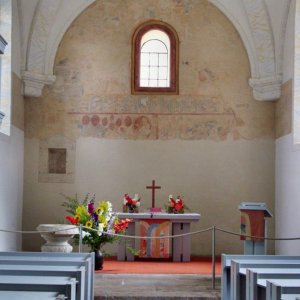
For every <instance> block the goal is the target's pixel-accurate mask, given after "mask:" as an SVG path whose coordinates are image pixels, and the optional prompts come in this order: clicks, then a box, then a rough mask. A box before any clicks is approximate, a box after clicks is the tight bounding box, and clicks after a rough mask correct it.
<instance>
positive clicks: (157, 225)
mask: <svg viewBox="0 0 300 300" xmlns="http://www.w3.org/2000/svg"><path fill="white" fill-rule="evenodd" d="M169 235H170V221H166V220H152V219H150V220H141V221H140V236H142V237H161V238H160V239H158V238H157V239H141V240H140V251H139V257H143V258H147V257H151V258H169V256H170V242H169V238H163V237H164V236H169Z"/></svg>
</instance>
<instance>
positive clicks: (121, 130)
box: [25, 0, 274, 141]
mask: <svg viewBox="0 0 300 300" xmlns="http://www.w3.org/2000/svg"><path fill="white" fill-rule="evenodd" d="M143 4H144V2H143V1H134V0H123V1H121V0H117V1H113V2H108V1H97V2H96V3H94V4H93V5H92V6H91V7H89V8H88V9H87V10H86V11H85V12H83V13H82V14H81V15H80V16H79V17H78V18H77V19H76V20H75V21H74V22H73V24H72V26H71V27H70V28H69V30H68V31H67V33H66V34H65V36H64V38H63V40H62V41H61V44H60V47H59V49H58V52H57V56H56V62H55V69H54V74H55V75H56V82H55V83H54V85H53V86H52V87H47V88H45V89H44V93H43V96H42V97H41V98H40V99H27V101H26V105H25V108H26V109H25V118H26V122H25V123H26V136H27V137H29V138H33V137H35V138H38V139H48V138H49V137H51V136H55V135H64V136H66V137H67V138H70V139H75V140H76V139H77V138H78V137H80V136H85V137H96V138H102V139H132V140H137V139H139V140H170V139H181V140H214V141H223V140H227V139H234V140H239V139H246V140H251V139H256V138H262V137H273V135H274V103H262V102H258V101H255V100H254V99H253V97H252V95H251V90H250V87H249V85H248V79H249V76H250V73H249V62H248V58H247V55H246V51H245V49H244V47H243V44H242V42H241V39H240V37H239V35H238V33H237V32H236V30H235V29H234V28H233V26H232V25H231V23H230V22H229V21H228V20H227V19H226V17H225V16H224V15H223V14H222V13H221V12H219V11H218V9H217V8H215V7H214V6H213V5H211V4H209V3H208V2H207V1H198V0H195V1H192V0H191V1H178V0H176V1H175V0H166V1H159V0H151V1H147V4H148V5H147V8H146V9H145V7H144V5H143ZM148 19H158V20H163V21H164V22H167V23H169V24H171V25H172V26H173V27H174V28H175V30H176V31H177V33H178V36H179V39H180V54H179V55H180V57H179V61H180V65H179V72H180V75H179V90H180V92H179V95H131V93H130V81H131V79H130V74H131V72H130V70H131V61H130V60H131V37H132V34H133V31H134V29H135V28H136V27H137V26H138V25H139V24H140V23H142V22H144V21H146V20H148Z"/></svg>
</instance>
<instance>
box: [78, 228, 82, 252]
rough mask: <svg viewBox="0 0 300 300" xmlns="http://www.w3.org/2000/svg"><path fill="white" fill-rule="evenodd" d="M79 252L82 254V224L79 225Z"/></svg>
mask: <svg viewBox="0 0 300 300" xmlns="http://www.w3.org/2000/svg"><path fill="white" fill-rule="evenodd" d="M78 252H79V253H81V252H82V224H80V225H79V247H78Z"/></svg>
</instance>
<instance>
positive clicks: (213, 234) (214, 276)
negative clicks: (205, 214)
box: [211, 225, 216, 290]
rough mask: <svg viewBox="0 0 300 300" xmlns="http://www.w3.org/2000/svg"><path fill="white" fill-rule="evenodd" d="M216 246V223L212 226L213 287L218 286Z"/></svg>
mask: <svg viewBox="0 0 300 300" xmlns="http://www.w3.org/2000/svg"><path fill="white" fill-rule="evenodd" d="M215 246H216V229H215V225H214V226H213V227H212V247H211V248H212V288H213V290H214V289H215V288H216V261H215V255H216V251H215Z"/></svg>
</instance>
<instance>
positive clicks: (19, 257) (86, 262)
mask: <svg viewBox="0 0 300 300" xmlns="http://www.w3.org/2000/svg"><path fill="white" fill-rule="evenodd" d="M94 263H95V258H94V253H56V252H49V253H46V252H0V266H1V265H16V266H22V265H24V266H26V265H28V264H30V265H32V266H37V267H40V266H43V267H45V266H49V267H51V266H52V268H54V267H61V268H63V267H66V268H67V267H72V266H73V267H78V268H81V267H84V268H85V276H84V278H85V280H84V282H83V284H82V285H81V287H80V288H79V290H80V293H81V290H83V291H84V299H85V300H92V299H94ZM14 268H15V267H14ZM20 268H21V267H20Z"/></svg>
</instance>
